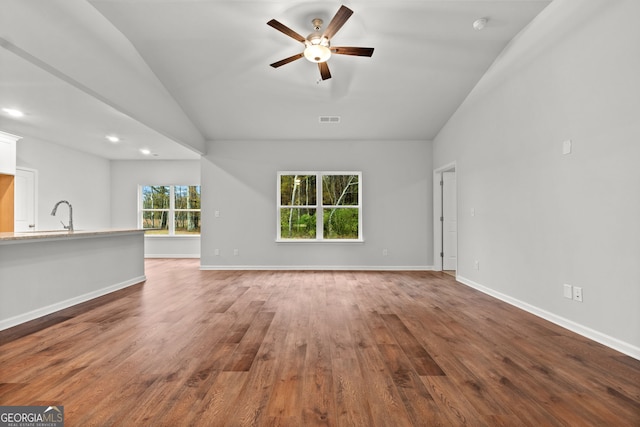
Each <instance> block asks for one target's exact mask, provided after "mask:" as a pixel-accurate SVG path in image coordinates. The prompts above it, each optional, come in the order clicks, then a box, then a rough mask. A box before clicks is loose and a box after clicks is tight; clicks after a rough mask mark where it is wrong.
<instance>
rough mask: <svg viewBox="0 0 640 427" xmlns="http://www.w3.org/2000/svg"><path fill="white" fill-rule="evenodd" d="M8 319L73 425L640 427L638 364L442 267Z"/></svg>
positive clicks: (5, 396)
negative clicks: (17, 320)
mask: <svg viewBox="0 0 640 427" xmlns="http://www.w3.org/2000/svg"><path fill="white" fill-rule="evenodd" d="M146 274H147V281H146V283H144V284H140V285H135V286H132V287H130V288H127V289H124V290H122V291H119V292H116V293H113V294H110V295H107V296H104V297H102V298H99V299H97V300H94V301H91V302H88V303H86V304H83V305H81V306H77V307H73V308H70V309H67V310H64V311H62V312H59V313H56V314H54V315H51V316H47V317H46V318H43V319H40V320H38V321H35V322H32V323H30V324H26V325H22V326H19V327H16V328H13V329H10V330H6V331H2V332H0V340H1V341H0V405H63V406H64V409H65V419H66V425H67V426H112V425H113V426H393V427H398V426H423V425H424V426H437V425H441V426H461V425H470V426H640V361H638V360H635V359H632V358H630V357H627V356H624V355H622V354H620V353H617V352H615V351H613V350H611V349H608V348H606V347H604V346H602V345H599V344H597V343H595V342H593V341H590V340H588V339H585V338H583V337H580V336H578V335H576V334H573V333H571V332H569V331H566V330H564V329H562V328H560V327H557V326H555V325H553V324H550V323H548V322H546V321H544V320H542V319H539V318H536V317H535V316H533V315H530V314H528V313H526V312H523V311H521V310H518V309H516V308H514V307H511V306H509V305H507V304H504V303H502V302H500V301H497V300H495V299H492V298H490V297H488V296H486V295H484V294H482V293H479V292H477V291H475V290H473V289H470V288H468V287H466V286H464V285H461V284H459V283H457V282H456V281H455V279H454V278H453V277H451V276H448V275H446V274H443V273H436V272H343V271H316V272H314V271H200V270H199V265H198V260H147V262H146Z"/></svg>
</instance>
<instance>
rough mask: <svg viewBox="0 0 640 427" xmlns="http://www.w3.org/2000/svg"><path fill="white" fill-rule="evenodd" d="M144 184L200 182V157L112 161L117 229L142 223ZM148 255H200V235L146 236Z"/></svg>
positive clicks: (113, 209) (113, 221)
mask: <svg viewBox="0 0 640 427" xmlns="http://www.w3.org/2000/svg"><path fill="white" fill-rule="evenodd" d="M140 185H200V161H199V160H112V161H111V187H112V189H113V191H112V192H111V218H112V225H113V227H115V228H136V227H137V226H138V223H137V221H138V187H139V186H140ZM144 255H145V257H147V258H199V257H200V237H199V236H171V237H168V236H145V244H144Z"/></svg>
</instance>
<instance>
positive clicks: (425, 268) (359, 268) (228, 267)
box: [200, 265, 433, 271]
mask: <svg viewBox="0 0 640 427" xmlns="http://www.w3.org/2000/svg"><path fill="white" fill-rule="evenodd" d="M200 270H216V271H224V270H310V271H313V270H317V271H326V270H339V271H432V270H433V266H431V265H410V266H396V265H386V266H380V265H201V266H200Z"/></svg>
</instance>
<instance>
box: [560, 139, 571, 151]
mask: <svg viewBox="0 0 640 427" xmlns="http://www.w3.org/2000/svg"><path fill="white" fill-rule="evenodd" d="M570 153H571V140H570V139H567V140H566V141H564V142H563V143H562V154H570Z"/></svg>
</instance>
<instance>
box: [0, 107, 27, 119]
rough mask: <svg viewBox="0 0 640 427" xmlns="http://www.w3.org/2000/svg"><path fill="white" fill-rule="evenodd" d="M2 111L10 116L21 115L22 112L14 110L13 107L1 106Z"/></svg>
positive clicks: (22, 114)
mask: <svg viewBox="0 0 640 427" xmlns="http://www.w3.org/2000/svg"><path fill="white" fill-rule="evenodd" d="M2 111H4V112H5V113H7V114H8V115H10V116H11V117H22V116H24V113H23V112H22V111H20V110H16V109H14V108H3V109H2Z"/></svg>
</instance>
